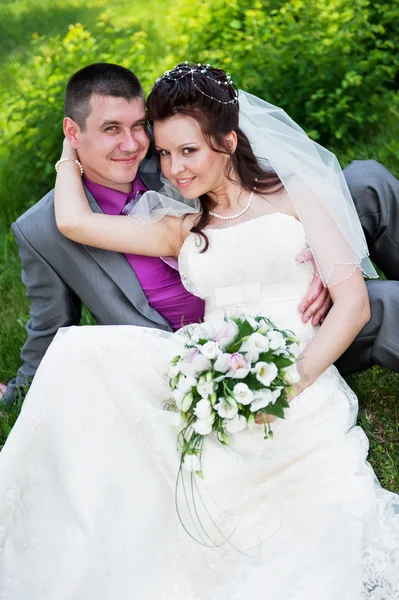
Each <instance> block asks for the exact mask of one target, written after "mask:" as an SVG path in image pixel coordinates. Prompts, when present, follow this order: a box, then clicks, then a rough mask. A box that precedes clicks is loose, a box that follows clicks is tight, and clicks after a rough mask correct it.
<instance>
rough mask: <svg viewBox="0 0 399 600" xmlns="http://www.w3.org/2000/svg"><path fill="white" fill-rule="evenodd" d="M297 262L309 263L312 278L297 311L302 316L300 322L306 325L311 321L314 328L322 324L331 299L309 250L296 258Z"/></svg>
mask: <svg viewBox="0 0 399 600" xmlns="http://www.w3.org/2000/svg"><path fill="white" fill-rule="evenodd" d="M296 259H297V262H304V263H307V262H309V263H311V265H312V267H313V272H314V277H313V280H312V283H311V284H310V287H309V289H308V291H307V293H306V296H305V297H304V299H303V300H302V302H301V303H300V305H299V307H298V310H299V312H300V313H301V315H302V321H303V322H304V323H307V322H308V321H309V320H310V319H312V321H311V322H312V325H313V326H314V327H315V326H316V325H319V324H321V323H323V321H324V319H325V317H326V315H327V313H328V311H329V310H330V308H331V304H332V302H331V297H330V293H329V291H328V289H327V288H325V287H324V285H323V283H322V281H321V279H320V277H319V274H318V270H317V267H316V264H315V261H314V258H313V255H312V253H311V251H310V250H305V251H304V252H301V253H300V254H298V256H297V257H296Z"/></svg>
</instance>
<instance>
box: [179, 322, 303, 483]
mask: <svg viewBox="0 0 399 600" xmlns="http://www.w3.org/2000/svg"><path fill="white" fill-rule="evenodd" d="M183 335H185V338H186V340H185V344H184V349H183V351H182V352H181V353H180V354H178V355H177V356H175V357H174V358H173V360H172V361H171V362H170V365H169V368H168V370H167V377H168V379H169V384H170V388H171V396H172V399H171V401H170V403H169V408H171V409H172V410H176V411H179V412H180V417H181V422H182V429H181V431H180V433H179V438H178V441H179V444H180V447H181V467H183V468H185V469H186V470H188V471H191V472H196V473H197V474H198V475H200V476H201V477H202V467H201V454H202V447H203V442H204V439H205V437H206V436H207V435H210V434H214V435H215V436H216V438H217V439H218V440H219V441H220V442H221V443H222V444H228V443H229V436H230V434H234V433H238V432H240V431H242V430H244V429H245V428H247V427H251V426H252V425H253V424H254V423H255V417H256V414H257V413H264V415H265V418H264V432H265V438H268V437H270V436H272V431H271V428H270V424H269V423H268V421H267V415H274V416H276V417H280V418H284V410H285V409H286V408H288V407H289V403H288V402H287V388H288V389H289V388H290V386H291V385H292V384H293V383H296V382H297V381H299V375H298V371H297V369H296V356H295V354H296V352H297V349H298V346H297V341H298V340H297V339H296V338H295V336H294V334H293V333H292V332H291V331H287V330H279V329H277V327H275V326H274V325H273V323H272V322H271V321H270V320H269V319H267V318H266V317H264V316H256V317H249V316H244V315H242V316H230V317H227V316H225V317H224V319H223V320H222V321H221V322H220V323H219V324H218V325H216V326H215V325H212V324H211V323H209V322H205V323H201V324H198V325H194V326H188V327H187V328H185V331H184V333H183Z"/></svg>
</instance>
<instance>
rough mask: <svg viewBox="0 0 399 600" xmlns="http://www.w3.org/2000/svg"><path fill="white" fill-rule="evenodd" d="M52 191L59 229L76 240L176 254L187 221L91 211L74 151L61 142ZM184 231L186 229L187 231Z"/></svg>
mask: <svg viewBox="0 0 399 600" xmlns="http://www.w3.org/2000/svg"><path fill="white" fill-rule="evenodd" d="M61 158H70V159H72V160H70V161H68V162H65V163H63V164H62V165H60V167H59V169H58V172H57V177H56V183H55V195H54V207H55V219H56V222H57V227H58V229H59V230H60V231H61V233H62V234H63V235H64V236H65V237H67V238H69V239H71V240H73V241H74V242H79V243H80V244H86V245H88V246H94V247H96V248H103V249H104V250H113V251H116V252H124V253H130V254H143V255H146V256H177V255H178V253H179V250H180V246H181V244H182V241H183V239H184V237H185V234H184V230H186V229H187V225H188V224H185V223H184V220H183V219H181V218H177V217H164V218H163V219H162V220H160V221H157V222H156V223H152V224H150V225H146V226H143V225H142V224H141V223H140V222H139V221H138V220H137V221H136V220H135V219H128V218H126V217H125V216H109V215H104V214H100V213H94V212H93V211H92V210H91V208H90V205H89V203H88V201H87V198H86V194H85V192H84V188H83V184H82V178H81V176H80V172H79V169H78V167H77V165H76V163H74V162H73V160H74V159H76V158H77V154H76V151H75V150H73V149H72V148H71V147H70V145H69V143H67V142H66V143H64V147H63V153H62V156H61ZM187 233H188V231H187V232H186V235H187Z"/></svg>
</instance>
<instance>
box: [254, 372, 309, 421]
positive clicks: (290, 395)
mask: <svg viewBox="0 0 399 600" xmlns="http://www.w3.org/2000/svg"><path fill="white" fill-rule="evenodd" d="M306 387H307V386H306V385H303V384H302V385H301V382H300V381H299V382H298V383H294V384H293V385H292V386H290V387H289V388H288V389H287V400H288V402H291V401H292V400H293V399H294V398H296V397H297V396H298V394H300V393H301V392H303V390H304V389H306ZM277 419H278V417H275V416H273V415H267V414H266V413H264V412H262V411H261V410H260V411H259V412H258V413H256V417H255V423H257V424H258V425H263V424H264V423H273V421H277Z"/></svg>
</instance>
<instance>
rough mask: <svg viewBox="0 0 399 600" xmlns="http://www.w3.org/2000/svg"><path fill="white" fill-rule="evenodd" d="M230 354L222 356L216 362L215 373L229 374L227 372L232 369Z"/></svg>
mask: <svg viewBox="0 0 399 600" xmlns="http://www.w3.org/2000/svg"><path fill="white" fill-rule="evenodd" d="M230 356H231V355H230V354H227V353H225V354H220V355H219V356H218V357H217V359H216V361H215V364H214V365H213V368H214V369H215V371H219V373H227V371H228V370H229V368H230V365H229V360H230Z"/></svg>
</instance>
